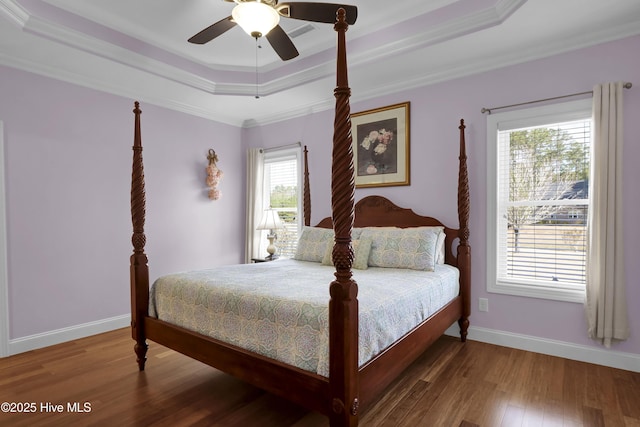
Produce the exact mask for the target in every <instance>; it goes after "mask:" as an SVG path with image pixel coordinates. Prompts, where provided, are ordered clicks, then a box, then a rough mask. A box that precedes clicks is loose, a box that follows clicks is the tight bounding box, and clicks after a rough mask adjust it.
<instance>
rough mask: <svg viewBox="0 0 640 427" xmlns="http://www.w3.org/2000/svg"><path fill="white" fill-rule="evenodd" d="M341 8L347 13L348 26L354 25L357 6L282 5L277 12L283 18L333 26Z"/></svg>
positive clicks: (300, 3) (323, 4)
mask: <svg viewBox="0 0 640 427" xmlns="http://www.w3.org/2000/svg"><path fill="white" fill-rule="evenodd" d="M339 8H343V9H344V10H345V11H346V12H347V24H349V25H353V24H355V23H356V19H357V18H358V8H357V7H356V6H351V5H346V4H337V3H312V2H296V3H280V4H278V6H276V10H277V11H278V13H279V14H280V15H282V16H285V17H287V18H293V19H301V20H303V21H312V22H324V23H327V24H333V23H334V22H336V13H337V12H338V9H339Z"/></svg>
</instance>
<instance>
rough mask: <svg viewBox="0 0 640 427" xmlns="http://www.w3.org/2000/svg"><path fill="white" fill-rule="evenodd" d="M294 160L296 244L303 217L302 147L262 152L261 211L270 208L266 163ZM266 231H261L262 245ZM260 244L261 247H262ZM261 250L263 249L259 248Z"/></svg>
mask: <svg viewBox="0 0 640 427" xmlns="http://www.w3.org/2000/svg"><path fill="white" fill-rule="evenodd" d="M292 159H295V160H296V169H297V171H296V172H297V173H296V180H297V184H296V185H297V207H296V212H297V215H296V233H297V234H296V239H295V240H296V242H297V238H299V237H300V233H301V231H302V217H303V213H302V198H303V194H302V185H303V180H302V147H301V146H296V147H287V148H275V149H269V150H265V152H264V157H263V163H264V177H263V188H262V192H263V197H262V201H263V209H268V208H270V207H271V206H270V203H271V195H270V192H269V189H268V187H269V184H270V182H269V178H268V177H267V164H268V163H275V162H279V161H287V160H292ZM273 209H275V210H276V211H278V212H279V211H281V210H282V209H278V208H277V207H274V208H273ZM265 233H266V231H263V232H262V234H263V236H262V237H263V238H262V239H261V242H262V243H264V242H263V241H264V240H265V238H264V237H265V235H266V234H265ZM262 243H261V245H262ZM275 245H276V247H278V240H277V239H276V241H275ZM295 245H297V243H295V244H294V247H293V252H294V253H295V249H296V248H295ZM261 249H263V248H261ZM277 255H278V256H279V257H280V256H282V255H281V252H280V250H279V249H278V252H277Z"/></svg>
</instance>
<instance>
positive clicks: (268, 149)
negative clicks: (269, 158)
mask: <svg viewBox="0 0 640 427" xmlns="http://www.w3.org/2000/svg"><path fill="white" fill-rule="evenodd" d="M296 147H302V142H300V141H298V142H295V143H293V144H287V145H279V146H277V147H269V148H261V149H260V151H262V152H263V153H268V152H269V151H275V150H284V149H285V148H296Z"/></svg>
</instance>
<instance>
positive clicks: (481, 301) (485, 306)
mask: <svg viewBox="0 0 640 427" xmlns="http://www.w3.org/2000/svg"><path fill="white" fill-rule="evenodd" d="M478 310H479V311H489V300H488V299H487V298H478Z"/></svg>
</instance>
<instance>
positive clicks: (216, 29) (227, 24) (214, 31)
mask: <svg viewBox="0 0 640 427" xmlns="http://www.w3.org/2000/svg"><path fill="white" fill-rule="evenodd" d="M236 25H237V24H236V22H235V21H233V20H232V18H231V16H227V17H226V18H224V19H221V20H219V21H218V22H216V23H215V24H213V25H210V26H208V27H207V28H205V29H204V30H202V31H200V32H199V33H198V34H196V35H195V36H193V37H191V38H190V39H189V43H195V44H205V43H208V42H210V41H211V40H213V39H215V38H216V37H218V36H219V35H221V34H223V33H225V32H227V31H229V30H230V29H232V28H233V27H235V26H236Z"/></svg>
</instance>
